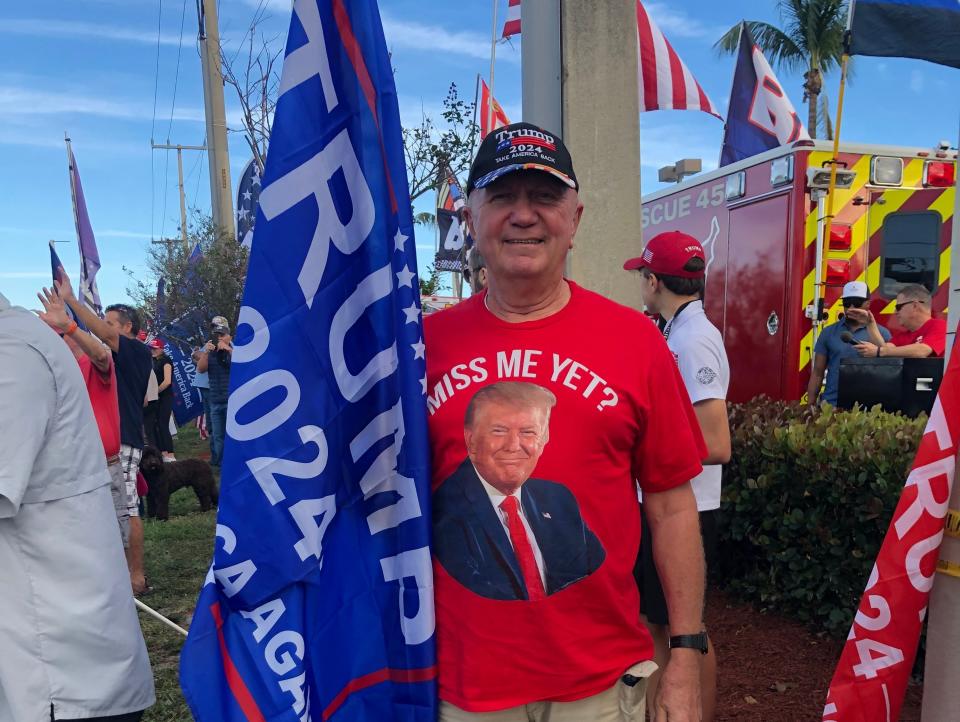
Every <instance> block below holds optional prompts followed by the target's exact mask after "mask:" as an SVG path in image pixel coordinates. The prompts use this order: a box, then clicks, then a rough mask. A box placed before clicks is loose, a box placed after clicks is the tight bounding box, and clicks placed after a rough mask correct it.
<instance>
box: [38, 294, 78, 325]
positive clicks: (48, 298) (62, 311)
mask: <svg viewBox="0 0 960 722" xmlns="http://www.w3.org/2000/svg"><path fill="white" fill-rule="evenodd" d="M37 298H39V299H40V303H42V304H43V311H37V315H38V316H39V317H40V320H41V321H43V322H44V323H46V324H47V325H48V326H52V327H53V328H55V329H57V330H58V331H59V332H60V333H66V331H67V329H68V328H70V324H71V323H72V321H71V320H70V317H69V316H68V315H67V307H66V304H64V302H63V299H62V298H61V297H60V294H59V293H58V292H57V289H56V288H43V289H41V292H40V293H38V294H37Z"/></svg>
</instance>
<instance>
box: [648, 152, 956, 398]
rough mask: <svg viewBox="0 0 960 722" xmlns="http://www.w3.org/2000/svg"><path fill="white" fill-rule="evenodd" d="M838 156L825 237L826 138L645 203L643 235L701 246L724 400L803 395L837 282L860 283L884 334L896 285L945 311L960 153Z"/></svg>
mask: <svg viewBox="0 0 960 722" xmlns="http://www.w3.org/2000/svg"><path fill="white" fill-rule="evenodd" d="M942 145H945V144H942ZM840 150H841V152H840V155H839V161H840V162H839V165H838V182H837V190H836V191H835V197H834V204H833V209H834V220H833V223H832V227H831V229H830V232H829V237H828V238H824V237H823V232H824V218H825V217H826V213H827V211H826V207H827V198H826V194H827V187H828V184H829V175H830V164H829V161H830V158H831V157H832V143H829V142H825V141H800V142H797V143H794V144H793V145H791V146H782V147H780V148H776V149H774V150H771V151H767V152H766V153H762V154H760V155H756V156H753V157H751V158H747V159H745V160H743V161H740V162H738V163H735V164H733V165H728V166H725V167H723V168H720V169H718V170H715V171H712V172H710V173H705V174H703V175H697V176H695V177H693V178H691V179H688V180H687V181H686V182H684V183H681V184H678V185H676V186H673V187H671V188H667V189H664V190H661V191H657V192H656V193H651V194H650V195H648V196H645V197H644V198H643V236H644V238H645V239H649V238H651V237H653V236H654V235H656V234H657V233H660V232H661V231H666V230H681V231H684V232H686V233H689V234H690V235H692V236H694V237H696V238H698V239H700V241H701V243H703V246H704V250H705V251H706V255H707V284H706V292H705V297H704V304H705V307H706V312H707V315H708V317H709V318H710V320H711V321H713V323H714V324H716V326H717V327H718V328H719V329H720V330H721V332H722V333H723V338H724V343H725V345H726V349H727V354H728V355H729V358H730V369H731V384H730V392H729V397H728V398H729V399H730V400H731V401H735V402H741V401H746V400H748V399H751V398H753V397H754V396H756V395H758V394H767V395H768V396H771V397H773V398H777V399H800V398H801V397H802V396H803V395H804V393H805V391H806V385H807V382H808V380H809V373H810V361H811V354H812V353H813V347H814V343H815V341H816V335H817V333H818V332H819V330H820V328H822V324H825V323H832V322H834V321H836V319H837V314H838V312H839V311H840V308H841V306H840V291H841V288H842V286H843V285H844V284H845V283H846V282H847V281H855V280H859V281H866V283H867V286H868V287H869V289H870V292H871V302H870V306H871V310H872V311H873V312H874V314H875V315H876V317H877V320H878V322H880V323H882V324H884V325H886V326H887V328H889V329H890V330H891V332H896V331H898V330H900V329H899V328H898V326H897V322H896V320H895V318H894V314H893V310H894V298H895V296H896V294H897V291H898V290H899V289H900V288H901V287H902V286H903V285H904V284H906V283H921V284H923V285H925V286H927V287H928V288H932V289H933V290H934V294H933V308H934V313H935V314H938V315H943V316H945V314H946V305H947V301H948V292H949V291H948V288H947V285H948V284H947V280H948V277H949V274H950V233H951V218H952V216H953V209H954V193H955V176H956V160H957V153H956V152H955V151H951V150H948V149H946V148H945V147H943V148H939V149H932V150H925V149H920V148H902V147H892V146H879V145H854V144H844V143H841V145H840ZM818 278H821V279H823V282H822V283H817V279H818Z"/></svg>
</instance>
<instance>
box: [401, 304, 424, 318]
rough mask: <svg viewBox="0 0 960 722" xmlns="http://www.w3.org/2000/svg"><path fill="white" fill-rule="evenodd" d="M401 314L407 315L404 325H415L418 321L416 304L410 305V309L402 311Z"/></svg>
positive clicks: (418, 311) (418, 314) (418, 313)
mask: <svg viewBox="0 0 960 722" xmlns="http://www.w3.org/2000/svg"><path fill="white" fill-rule="evenodd" d="M403 312H404V313H405V314H406V315H407V320H406V322H405V323H416V322H417V321H419V320H420V309H419V308H417V304H416V302H413V303H411V304H410V308H405V309H403Z"/></svg>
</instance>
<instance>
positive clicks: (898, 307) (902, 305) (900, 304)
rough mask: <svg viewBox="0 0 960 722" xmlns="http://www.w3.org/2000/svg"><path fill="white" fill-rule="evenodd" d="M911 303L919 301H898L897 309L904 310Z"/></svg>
mask: <svg viewBox="0 0 960 722" xmlns="http://www.w3.org/2000/svg"><path fill="white" fill-rule="evenodd" d="M911 303H917V302H916V301H904V302H903V303H899V302H898V303H897V305H896V309H897V310H898V311H902V310H903V309H905V308H906V307H907V306H909V305H910V304H911Z"/></svg>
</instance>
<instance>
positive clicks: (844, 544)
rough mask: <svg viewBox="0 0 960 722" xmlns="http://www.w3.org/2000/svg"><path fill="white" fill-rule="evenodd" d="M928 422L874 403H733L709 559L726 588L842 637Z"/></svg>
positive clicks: (759, 401) (763, 400)
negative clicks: (843, 406) (842, 406)
mask: <svg viewBox="0 0 960 722" xmlns="http://www.w3.org/2000/svg"><path fill="white" fill-rule="evenodd" d="M925 424H926V417H923V416H921V417H920V418H917V419H908V418H906V417H904V416H901V415H899V414H889V413H884V412H882V411H880V409H879V407H875V408H873V409H870V410H865V409H860V408H856V409H854V410H852V411H837V410H833V409H830V408H829V407H826V408H824V409H822V410H821V409H810V408H808V407H805V406H802V405H800V404H799V403H786V402H777V401H771V400H770V399H767V398H763V397H760V398H758V399H755V400H753V401H751V402H749V403H747V404H742V405H735V406H732V407H731V411H730V432H731V436H732V443H733V456H732V460H731V462H730V463H729V464H728V465H727V467H726V469H725V474H724V482H723V506H722V509H723V513H722V514H720V515H719V516H720V518H719V519H718V521H719V530H720V549H719V554H718V555H717V558H718V561H717V565H716V566H717V570H718V572H719V574H720V578H721V579H722V580H723V583H724V584H725V585H726V587H727V588H728V589H729V590H730V591H732V592H734V593H735V594H737V595H739V596H741V597H744V598H746V599H748V600H751V601H754V602H757V603H759V604H760V605H761V606H762V607H766V608H771V609H775V610H777V611H778V612H780V613H783V614H786V615H789V616H792V617H794V618H796V619H798V620H800V621H802V622H806V623H808V624H811V625H813V626H815V627H817V628H820V629H822V630H824V631H826V632H828V633H829V634H831V635H834V636H842V635H845V634H846V633H847V631H848V630H849V628H850V623H851V621H852V619H853V614H854V612H855V611H856V607H857V604H858V603H859V600H860V596H861V594H862V593H863V589H864V586H865V585H866V581H867V577H868V575H869V573H870V570H871V568H872V566H873V562H874V559H875V558H876V555H877V551H878V550H879V548H880V544H881V542H882V541H883V537H884V535H885V533H886V531H887V527H888V525H889V523H890V519H891V517H892V515H893V511H894V508H895V507H896V504H897V502H898V500H899V498H900V494H901V492H902V490H903V486H904V482H905V480H906V477H907V473H908V471H909V469H910V466H911V464H912V462H913V457H914V454H915V453H916V449H917V446H918V444H919V442H920V436H921V435H922V433H923V428H924V425H925Z"/></svg>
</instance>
